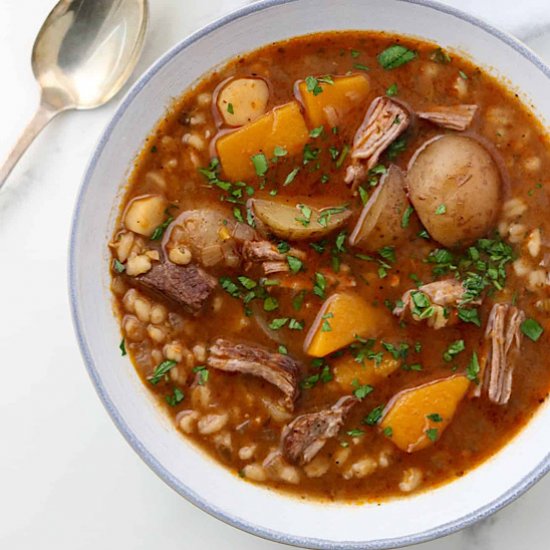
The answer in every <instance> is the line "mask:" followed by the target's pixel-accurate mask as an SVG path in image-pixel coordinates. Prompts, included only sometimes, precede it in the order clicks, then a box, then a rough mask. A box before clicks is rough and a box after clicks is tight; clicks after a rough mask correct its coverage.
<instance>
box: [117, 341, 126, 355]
mask: <svg viewBox="0 0 550 550" xmlns="http://www.w3.org/2000/svg"><path fill="white" fill-rule="evenodd" d="M118 349H119V350H120V355H122V357H124V356H125V355H127V351H126V341H125V340H124V338H123V339H122V340H121V341H120V344H119V345H118Z"/></svg>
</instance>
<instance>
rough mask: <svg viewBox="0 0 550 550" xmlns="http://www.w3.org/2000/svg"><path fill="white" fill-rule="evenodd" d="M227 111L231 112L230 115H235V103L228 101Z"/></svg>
mask: <svg viewBox="0 0 550 550" xmlns="http://www.w3.org/2000/svg"><path fill="white" fill-rule="evenodd" d="M227 112H228V113H229V114H230V115H234V114H235V111H234V109H233V103H228V104H227Z"/></svg>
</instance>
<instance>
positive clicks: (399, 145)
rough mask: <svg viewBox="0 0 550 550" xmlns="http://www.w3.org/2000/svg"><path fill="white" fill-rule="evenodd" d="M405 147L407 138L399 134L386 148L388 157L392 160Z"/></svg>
mask: <svg viewBox="0 0 550 550" xmlns="http://www.w3.org/2000/svg"><path fill="white" fill-rule="evenodd" d="M406 148H407V138H405V137H404V136H401V137H399V138H397V139H396V140H395V141H393V142H392V143H391V144H390V146H389V147H388V148H387V149H386V150H387V152H388V158H389V159H390V160H394V159H396V158H397V155H399V153H402V152H403V151H405V149H406Z"/></svg>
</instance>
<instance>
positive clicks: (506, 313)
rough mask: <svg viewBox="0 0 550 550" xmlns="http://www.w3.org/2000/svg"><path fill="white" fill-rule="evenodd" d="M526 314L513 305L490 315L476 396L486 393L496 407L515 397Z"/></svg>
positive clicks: (495, 307) (500, 306)
mask: <svg viewBox="0 0 550 550" xmlns="http://www.w3.org/2000/svg"><path fill="white" fill-rule="evenodd" d="M524 320H525V313H524V312H523V311H522V310H521V309H518V308H517V307H515V306H513V305H511V304H495V305H494V306H493V308H492V309H491V313H490V314H489V320H488V321H487V329H486V331H485V338H486V339H487V340H488V343H489V351H488V353H487V356H486V362H484V364H483V367H484V368H483V372H480V381H481V382H480V384H479V385H478V387H477V388H476V391H475V395H477V396H479V395H481V392H482V391H486V392H487V396H488V397H489V399H490V400H491V401H492V402H493V403H496V404H497V405H506V403H508V401H509V400H510V395H511V393H512V379H513V374H514V367H515V363H516V360H517V358H518V355H519V351H520V348H521V342H522V333H521V323H522V322H523V321H524Z"/></svg>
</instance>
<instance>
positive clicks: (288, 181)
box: [283, 166, 300, 187]
mask: <svg viewBox="0 0 550 550" xmlns="http://www.w3.org/2000/svg"><path fill="white" fill-rule="evenodd" d="M299 171H300V167H299V166H298V167H297V168H294V170H292V171H291V172H289V174H288V175H287V177H286V179H285V181H284V183H283V187H285V186H287V185H290V184H291V183H292V182H293V181H294V178H295V177H296V175H297V174H298V172H299Z"/></svg>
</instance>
